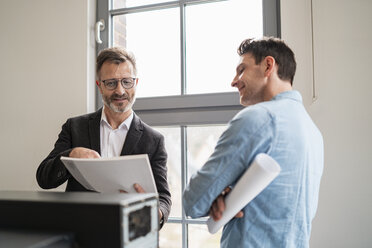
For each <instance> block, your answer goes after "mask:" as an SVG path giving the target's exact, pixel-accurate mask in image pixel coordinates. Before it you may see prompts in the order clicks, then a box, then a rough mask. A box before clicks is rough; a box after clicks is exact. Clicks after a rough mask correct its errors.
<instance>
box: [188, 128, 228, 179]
mask: <svg viewBox="0 0 372 248" xmlns="http://www.w3.org/2000/svg"><path fill="white" fill-rule="evenodd" d="M225 129H226V126H225V125H218V126H217V125H216V126H201V127H187V152H188V154H187V155H188V157H187V163H188V176H189V178H190V177H191V176H192V174H194V173H195V172H196V171H197V170H198V169H200V168H201V167H202V166H203V165H204V163H205V162H206V161H207V160H208V158H209V156H210V155H211V154H212V152H213V151H214V147H215V146H216V144H217V141H218V139H219V137H220V136H221V134H222V132H223V131H225Z"/></svg>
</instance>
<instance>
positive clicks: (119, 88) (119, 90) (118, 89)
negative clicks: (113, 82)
mask: <svg viewBox="0 0 372 248" xmlns="http://www.w3.org/2000/svg"><path fill="white" fill-rule="evenodd" d="M115 93H116V94H119V95H123V94H124V93H125V88H124V87H123V85H121V82H120V81H119V82H118V86H117V87H116V89H115Z"/></svg>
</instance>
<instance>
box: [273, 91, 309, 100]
mask: <svg viewBox="0 0 372 248" xmlns="http://www.w3.org/2000/svg"><path fill="white" fill-rule="evenodd" d="M281 99H292V100H295V101H298V102H302V96H301V94H300V92H298V91H297V90H289V91H284V92H281V93H279V94H278V95H276V96H274V97H273V98H272V99H271V100H272V101H275V100H281Z"/></svg>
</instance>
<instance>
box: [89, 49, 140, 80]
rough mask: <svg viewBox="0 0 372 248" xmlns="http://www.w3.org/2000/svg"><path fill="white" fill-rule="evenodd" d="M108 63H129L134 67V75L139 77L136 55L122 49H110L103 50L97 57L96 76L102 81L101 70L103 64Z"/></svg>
mask: <svg viewBox="0 0 372 248" xmlns="http://www.w3.org/2000/svg"><path fill="white" fill-rule="evenodd" d="M106 61H108V62H111V63H115V64H121V63H124V62H126V61H129V62H130V63H131V64H132V66H133V73H134V75H136V76H137V67H136V58H135V57H134V55H133V54H132V53H130V52H128V51H127V50H125V49H123V48H121V47H110V48H106V49H103V50H102V51H101V52H100V53H99V54H98V57H97V64H96V74H97V78H98V79H100V76H101V75H100V70H101V68H102V65H103V63H105V62H106Z"/></svg>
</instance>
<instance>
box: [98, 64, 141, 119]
mask: <svg viewBox="0 0 372 248" xmlns="http://www.w3.org/2000/svg"><path fill="white" fill-rule="evenodd" d="M134 77H135V76H134V74H133V66H132V65H131V63H129V62H127V61H126V62H123V63H120V64H116V63H112V62H104V63H103V65H102V67H101V70H100V84H99V90H100V92H101V94H102V99H103V102H104V104H105V106H106V107H107V109H108V110H109V111H110V112H112V113H113V114H114V113H126V112H128V111H132V106H133V104H134V101H135V96H136V86H137V82H138V81H137V80H136V81H135V84H134V86H133V88H131V89H125V88H123V86H122V85H121V83H120V80H121V79H122V78H134ZM108 79H118V80H119V83H118V85H117V87H116V88H115V89H113V90H109V89H107V88H106V87H105V85H104V83H103V82H102V81H104V80H108Z"/></svg>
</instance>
